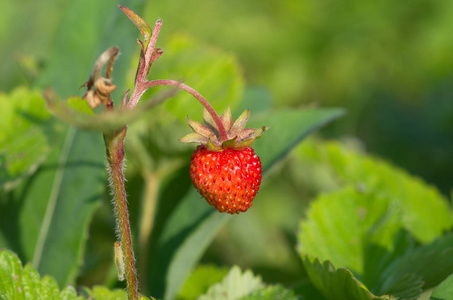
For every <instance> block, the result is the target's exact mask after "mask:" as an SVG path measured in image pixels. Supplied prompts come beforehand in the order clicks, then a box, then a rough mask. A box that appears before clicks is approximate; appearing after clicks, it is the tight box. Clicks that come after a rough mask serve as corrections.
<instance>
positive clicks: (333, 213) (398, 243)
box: [299, 143, 453, 299]
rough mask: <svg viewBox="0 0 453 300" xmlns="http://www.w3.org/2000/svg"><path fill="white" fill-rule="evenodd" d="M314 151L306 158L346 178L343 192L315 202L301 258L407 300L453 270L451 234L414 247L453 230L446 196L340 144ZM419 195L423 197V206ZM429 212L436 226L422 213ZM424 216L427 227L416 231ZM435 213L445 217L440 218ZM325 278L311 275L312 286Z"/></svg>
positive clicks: (302, 239) (301, 242) (304, 229)
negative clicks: (327, 265)
mask: <svg viewBox="0 0 453 300" xmlns="http://www.w3.org/2000/svg"><path fill="white" fill-rule="evenodd" d="M304 147H305V146H302V147H301V149H302V148H304ZM308 147H310V149H309V151H305V150H306V149H304V151H305V152H304V155H306V156H305V157H310V159H312V160H317V161H321V163H325V164H326V165H325V167H327V168H328V167H329V166H333V167H334V168H336V170H335V171H336V173H334V174H337V176H338V177H340V178H341V180H343V182H342V185H344V187H343V188H341V189H340V190H337V191H336V192H332V193H330V194H326V195H321V196H319V197H318V198H317V199H316V200H315V201H314V202H313V203H312V205H311V207H310V209H309V211H308V212H307V218H306V220H304V221H302V223H301V231H300V233H299V251H300V253H301V254H302V255H310V256H311V257H316V258H318V259H319V260H321V261H327V260H329V261H332V263H333V264H334V265H335V266H337V267H342V268H343V267H344V268H348V269H349V270H350V271H351V272H353V274H354V275H355V276H356V277H357V278H358V279H359V280H361V281H362V282H363V283H364V284H366V286H367V287H368V289H369V290H370V291H372V292H373V293H374V294H376V295H382V294H392V295H394V296H397V297H401V298H404V299H413V298H415V297H417V296H418V295H419V294H420V293H421V290H422V288H429V287H431V286H433V285H435V284H437V283H439V282H440V281H441V280H442V279H444V278H445V276H447V275H448V274H450V273H451V271H452V270H453V265H452V264H453V259H451V257H452V251H453V246H452V245H453V241H452V237H451V236H450V235H448V236H444V237H441V238H439V239H438V240H435V241H434V242H433V243H431V244H424V245H421V246H417V243H416V241H417V240H418V241H420V240H422V241H423V240H426V241H432V239H433V238H435V237H436V236H439V235H440V234H441V233H442V230H445V229H448V228H450V226H451V221H450V220H448V216H449V215H450V214H451V213H450V210H449V207H448V204H447V201H446V200H445V199H443V197H442V196H441V195H440V193H438V192H437V191H436V190H435V189H433V188H432V187H429V186H427V185H425V184H424V183H423V182H421V181H420V180H417V179H414V178H412V177H410V176H409V175H407V174H405V173H403V172H402V171H400V170H399V169H396V168H393V167H391V166H390V165H388V164H386V163H383V162H380V161H378V160H376V159H372V158H369V157H362V156H358V155H354V154H352V153H350V152H347V151H346V150H345V149H342V148H341V147H339V146H338V145H337V144H333V143H326V146H323V144H320V145H318V147H316V148H311V147H312V146H310V145H309V146H308ZM313 149H316V151H312V150H313ZM326 162H328V163H326ZM340 182H341V181H340ZM396 183H397V184H398V186H399V189H396V188H395V184H396ZM413 191H417V192H418V194H413ZM420 195H423V196H424V198H423V204H422V203H421V200H422V199H420V198H418V197H420ZM414 198H416V199H415V200H414ZM419 200H420V202H419V203H418V204H417V201H419ZM427 211H428V212H430V214H431V218H430V219H431V220H432V222H431V223H429V222H428V220H427V219H426V218H425V216H422V215H423V214H425V213H426V212H427ZM339 212H341V213H339ZM419 216H422V217H420V218H421V219H422V220H421V222H424V223H425V225H424V226H425V227H424V228H420V227H419V226H418V225H416V226H414V224H416V222H415V221H414V220H418V217H419ZM432 216H436V218H437V217H438V216H439V218H440V219H441V221H439V220H434V219H436V218H432ZM423 219H425V220H423ZM426 241H425V243H426ZM321 276H322V274H315V272H312V273H311V274H310V277H311V280H314V281H316V280H318V281H319V277H321ZM318 283H319V284H318V288H319V289H320V290H326V289H329V287H327V286H325V285H323V284H322V281H319V282H318Z"/></svg>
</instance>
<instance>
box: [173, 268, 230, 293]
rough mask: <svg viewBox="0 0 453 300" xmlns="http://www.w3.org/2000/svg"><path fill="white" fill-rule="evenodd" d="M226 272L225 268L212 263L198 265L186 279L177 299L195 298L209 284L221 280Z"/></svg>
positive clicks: (205, 289)
mask: <svg viewBox="0 0 453 300" xmlns="http://www.w3.org/2000/svg"><path fill="white" fill-rule="evenodd" d="M227 273H228V269H227V268H218V267H215V266H213V265H200V266H198V267H197V268H196V269H195V270H193V272H192V273H191V274H190V277H189V278H188V279H187V280H186V283H185V284H184V287H183V288H182V289H181V291H180V292H179V295H178V299H180V300H183V299H187V300H191V299H195V298H196V297H197V296H199V295H202V294H204V293H205V292H206V291H207V290H208V288H209V287H210V286H211V285H213V284H214V283H217V282H220V281H222V278H224V277H225V275H226V274H227Z"/></svg>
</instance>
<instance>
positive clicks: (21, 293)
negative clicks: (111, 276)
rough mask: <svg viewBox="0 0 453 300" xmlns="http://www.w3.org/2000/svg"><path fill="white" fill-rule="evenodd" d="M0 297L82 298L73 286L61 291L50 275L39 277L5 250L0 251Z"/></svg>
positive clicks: (42, 299) (66, 299)
mask: <svg viewBox="0 0 453 300" xmlns="http://www.w3.org/2000/svg"><path fill="white" fill-rule="evenodd" d="M0 297H1V298H2V299H4V300H21V299H24V300H25V299H36V300H47V299H55V300H73V299H74V300H82V299H83V298H82V297H77V294H76V291H75V289H74V288H73V287H71V286H68V287H66V288H64V289H63V290H62V291H60V290H59V288H58V285H57V283H56V282H55V280H54V279H53V278H52V277H50V276H45V277H44V278H42V279H41V278H40V276H39V274H38V273H37V272H36V270H35V269H34V268H33V267H32V266H31V265H30V264H27V265H26V266H25V267H24V268H22V264H21V262H20V261H19V258H18V257H17V256H16V255H15V254H13V253H11V252H9V251H7V250H1V251H0Z"/></svg>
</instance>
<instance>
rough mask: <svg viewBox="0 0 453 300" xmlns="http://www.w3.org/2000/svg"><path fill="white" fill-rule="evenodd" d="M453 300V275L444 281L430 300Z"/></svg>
mask: <svg viewBox="0 0 453 300" xmlns="http://www.w3.org/2000/svg"><path fill="white" fill-rule="evenodd" d="M452 299H453V275H450V276H448V277H447V279H445V280H444V281H442V282H441V283H440V284H439V285H438V286H437V287H436V288H435V289H434V291H433V293H432V294H431V297H430V298H429V300H452Z"/></svg>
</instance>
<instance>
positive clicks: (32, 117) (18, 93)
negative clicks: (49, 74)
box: [0, 87, 56, 189]
mask: <svg viewBox="0 0 453 300" xmlns="http://www.w3.org/2000/svg"><path fill="white" fill-rule="evenodd" d="M0 111H1V112H2V117H1V119H0V188H6V189H11V188H12V187H14V186H15V185H16V184H17V183H19V182H20V181H21V180H22V179H24V178H26V177H27V176H29V175H31V174H32V173H33V172H34V171H36V169H37V168H38V167H39V165H40V164H41V163H42V162H43V161H44V159H45V158H46V157H47V155H48V154H49V151H50V145H51V143H52V142H53V141H54V139H55V135H56V134H55V133H54V131H55V128H54V127H53V126H52V123H51V122H50V114H49V113H48V111H47V110H46V108H45V101H44V99H43V98H42V97H41V95H40V93H39V91H38V90H28V89H27V88H24V87H19V88H16V89H15V90H14V91H12V92H11V94H9V95H7V94H0Z"/></svg>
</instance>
